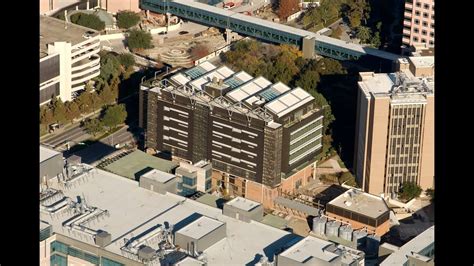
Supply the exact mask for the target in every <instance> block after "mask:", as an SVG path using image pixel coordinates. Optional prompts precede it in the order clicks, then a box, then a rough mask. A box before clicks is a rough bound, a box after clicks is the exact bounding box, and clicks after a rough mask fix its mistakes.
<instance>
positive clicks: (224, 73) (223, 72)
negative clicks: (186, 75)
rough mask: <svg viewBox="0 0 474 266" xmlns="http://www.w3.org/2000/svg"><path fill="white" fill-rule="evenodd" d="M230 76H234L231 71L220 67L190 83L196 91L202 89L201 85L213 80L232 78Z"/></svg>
mask: <svg viewBox="0 0 474 266" xmlns="http://www.w3.org/2000/svg"><path fill="white" fill-rule="evenodd" d="M232 74H234V71H232V69H230V68H228V67H226V66H221V67H219V68H218V69H216V70H214V71H211V72H209V73H207V74H206V75H204V76H202V77H200V78H198V79H196V80H193V81H191V83H190V84H191V86H194V87H195V88H196V89H200V90H202V89H204V88H203V87H202V85H204V84H206V83H208V82H210V81H212V79H213V78H217V79H218V80H219V79H222V80H224V79H226V78H228V77H230V76H232Z"/></svg>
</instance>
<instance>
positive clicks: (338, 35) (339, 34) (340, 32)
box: [331, 26, 344, 39]
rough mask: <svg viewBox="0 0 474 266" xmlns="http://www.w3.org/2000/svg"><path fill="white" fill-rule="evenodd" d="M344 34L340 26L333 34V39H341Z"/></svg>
mask: <svg viewBox="0 0 474 266" xmlns="http://www.w3.org/2000/svg"><path fill="white" fill-rule="evenodd" d="M343 32H344V30H343V29H342V28H341V27H339V26H338V27H337V28H336V29H334V30H333V32H332V33H331V37H333V38H337V39H339V38H341V35H342V33H343Z"/></svg>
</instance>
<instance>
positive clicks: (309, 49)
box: [302, 36, 316, 59]
mask: <svg viewBox="0 0 474 266" xmlns="http://www.w3.org/2000/svg"><path fill="white" fill-rule="evenodd" d="M315 46H316V37H310V36H306V37H304V38H303V47H302V50H303V58H305V59H311V58H314V56H315V52H314V49H315Z"/></svg>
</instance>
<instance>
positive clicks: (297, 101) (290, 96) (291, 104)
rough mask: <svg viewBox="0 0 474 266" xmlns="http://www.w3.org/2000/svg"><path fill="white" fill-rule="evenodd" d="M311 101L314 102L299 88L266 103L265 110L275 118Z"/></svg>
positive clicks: (311, 97)
mask: <svg viewBox="0 0 474 266" xmlns="http://www.w3.org/2000/svg"><path fill="white" fill-rule="evenodd" d="M312 100H314V97H313V96H311V95H310V94H309V93H307V92H306V91H305V90H303V89H301V88H296V89H293V90H291V91H288V92H286V93H285V94H283V95H281V96H280V97H278V98H276V99H274V100H273V101H271V102H269V103H267V104H266V105H265V108H266V109H268V110H269V111H270V112H272V113H273V114H275V115H276V116H278V117H282V116H284V115H286V114H288V113H289V112H291V111H293V110H295V109H297V108H298V107H300V106H303V105H304V104H306V103H308V102H310V101H312Z"/></svg>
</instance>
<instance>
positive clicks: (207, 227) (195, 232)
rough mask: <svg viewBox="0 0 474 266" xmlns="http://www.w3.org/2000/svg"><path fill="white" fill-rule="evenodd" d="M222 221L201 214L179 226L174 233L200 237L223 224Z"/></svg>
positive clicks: (194, 237) (193, 237)
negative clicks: (190, 221)
mask: <svg viewBox="0 0 474 266" xmlns="http://www.w3.org/2000/svg"><path fill="white" fill-rule="evenodd" d="M223 225H224V223H223V222H221V221H218V220H214V219H211V218H209V217H206V216H202V217H200V218H198V219H197V220H195V221H194V222H192V223H190V224H188V225H186V226H185V227H183V228H181V229H180V230H179V231H177V232H176V233H180V234H182V235H185V236H188V237H190V238H192V239H201V238H202V237H204V236H205V235H207V234H209V233H211V232H212V231H214V230H216V229H217V228H219V227H221V226H223Z"/></svg>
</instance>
